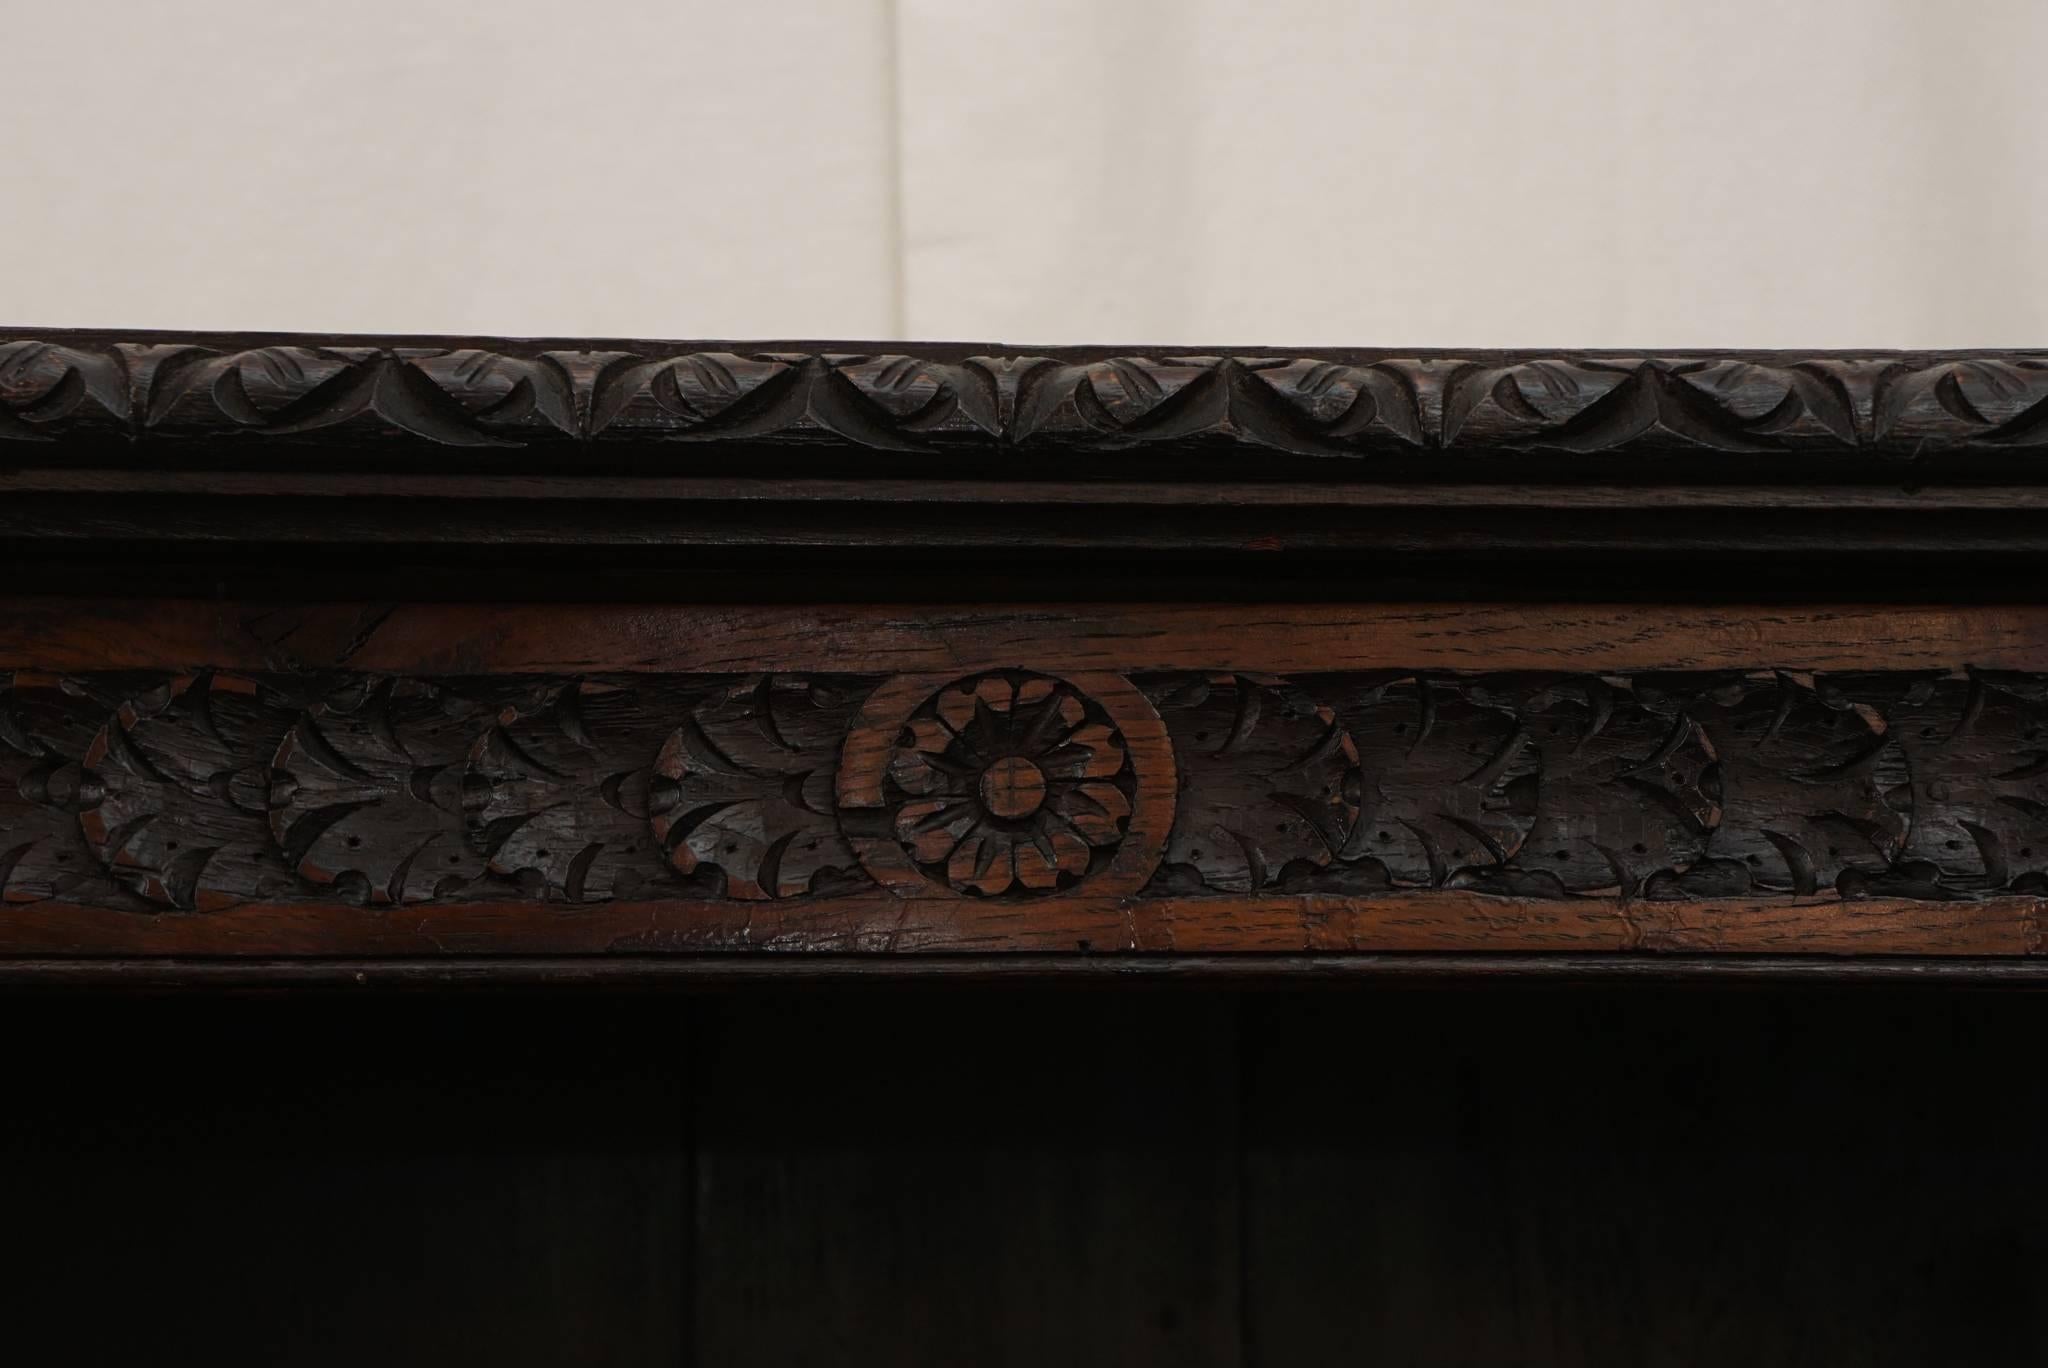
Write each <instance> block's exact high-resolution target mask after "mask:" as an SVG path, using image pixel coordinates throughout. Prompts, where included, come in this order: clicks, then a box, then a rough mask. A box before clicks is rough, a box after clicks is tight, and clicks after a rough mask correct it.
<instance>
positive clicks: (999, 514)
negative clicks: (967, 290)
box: [0, 332, 2048, 964]
mask: <svg viewBox="0 0 2048 1368" xmlns="http://www.w3.org/2000/svg"><path fill="white" fill-rule="evenodd" d="M2044 447H2048V353H2033V352H2010V353H1989V352H1967V353H1965V352H1957V353H1869V354H1848V353H1812V354H1789V353H1707V352H1702V353H1671V354H1637V353H1621V352H1573V353H1538V352H1518V353H1498V352H1487V351H1466V352H1444V351H1434V352H1432V351H1421V352H1416V351H1407V352H1404V351H1400V350H1394V349H1350V350H1344V349H1338V350H1329V351H1319V352H1315V353H1312V354H1311V353H1304V352H1299V351H1296V350H1294V349H1288V348H1278V349H1270V348H1266V349H1257V350H1250V349H1245V348H1203V349H1188V350H1186V351H1184V352H1183V351H1172V352H1169V351H1163V350H1161V349H1156V348H1118V347H1098V348H1066V349H1043V350H1028V349H1017V348H1004V347H995V346H980V345H964V344H963V345H933V346H910V345H893V344H892V345H888V346H883V345H877V344H850V343H818V342H813V343H796V342H776V341H763V342H754V343H737V342H695V343H684V342H655V341H621V340H603V339H580V340H579V339H460V338H401V337H294V336H283V335H277V336H270V335H263V336H258V335H241V334H170V333H106V332H98V333H82V332H81V333H67V332H38V333H34V334H29V333H25V332H24V333H17V334H14V335H10V336H7V337H5V338H0V458H4V465H0V555H4V556H5V558H6V561H7V564H8V565H9V567H10V569H11V571H12V574H11V592H13V593H14V594H16V597H13V598H11V599H9V600H7V601H5V603H4V604H0V609H4V611H0V670H4V671H5V672H6V688H5V692H4V694H0V761H4V764H5V766H6V770H5V774H4V775H0V778H4V779H5V780H6V784H5V786H4V787H0V905H4V906H5V909H6V915H5V916H4V917H0V957H14V958H17V959H24V958H30V957H40V956H48V957H52V958H54V959H60V960H68V959H77V958H80V957H92V956H106V957H108V958H110V959H114V960H133V959H134V958H136V957H140V956H164V957H166V958H168V959H174V960H179V961H190V960H193V959H195V958H205V957H247V958H249V959H250V960H252V961H276V960H278V959H280V958H284V957H299V956H307V957H320V956H333V957H340V958H355V959H362V958H376V957H391V958H393V959H418V958H422V957H434V956H445V957H451V958H459V957H464V956H474V957H479V959H480V960H489V961H491V962H494V963H495V962H503V961H506V960H508V959H510V958H512V957H517V956H528V955H530V956H540V957H563V956H632V957H650V958H652V957H668V956H698V955H710V954H730V953H745V952H759V951H774V952H790V953H802V954H814V955H879V956H906V957H926V958H930V957H936V956H941V955H953V956H982V957H987V956H994V955H1002V954H1033V955H1056V954H1068V955H1083V954H1085V955H1090V956H1101V955H1110V954H1116V955H1132V956H1142V955H1185V956H1195V957H1202V958H1203V959H1204V960H1205V961H1206V960H1207V959H1208V958H1210V957H1217V956H1224V955H1230V954H1247V955H1271V956H1287V957H1293V958H1291V959H1290V960H1289V962H1295V960H1297V959H1300V957H1308V958H1307V959H1306V960H1302V961H1301V962H1312V961H1313V960H1314V958H1315V957H1319V956H1333V955H1335V956H1341V955H1386V954H1416V955H1449V956H1466V955H1474V956H1486V955H1521V954H1535V955H1543V954H1550V955H1556V956H1560V957H1567V956H1573V957H1585V956H1597V955H1600V954H1613V955H1617V956H1640V955H1687V956H1714V955H1762V956H1778V957H1785V962H1787V963H1791V964H1797V963H1811V962H1816V961H1818V960H1819V959H1821V958H1823V957H1830V956H1833V957H1856V956H1904V957H1921V958H1925V959H1939V958H1951V959H1956V960H1960V961H1965V962H1968V963H1973V964H1974V963H1980V962H1983V961H1985V960H1987V959H1992V958H1996V957H2010V958H2013V959H2026V958H2028V957H2032V956H2037V955H2040V954H2042V952H2043V951H2044V949H2048V739H2044V738H2048V604H2044V603H2043V602H2041V601H2040V593H2039V586H2038V584H2037V582H2036V579H2035V577H2034V576H2033V575H2032V574H2031V572H2030V571H2029V570H2028V569H2027V567H2029V566H2030V565H2031V564H2032V559H2033V558H2034V557H2035V556H2036V555H2037V553H2039V552H2041V551H2048V531H2044V529H2048V519H2044V518H2043V517H2042V516H2041V513H2042V511H2043V509H2044V507H2048V480H2044V479H2043V471H2044V469H2048V467H2044V465H2043V462H2042V459H2041V452H2042V449H2043V448H2044ZM1475 585H1490V586H1492V591H1491V592H1487V593H1479V592H1474V586H1475ZM906 591H907V592H906ZM1559 962H1560V963H1562V962H1563V961H1562V959H1561V960H1560V961H1559Z"/></svg>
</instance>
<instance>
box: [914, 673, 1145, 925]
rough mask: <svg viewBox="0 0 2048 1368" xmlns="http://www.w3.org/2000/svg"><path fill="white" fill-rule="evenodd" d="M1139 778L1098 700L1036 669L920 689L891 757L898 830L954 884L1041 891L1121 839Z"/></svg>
mask: <svg viewBox="0 0 2048 1368" xmlns="http://www.w3.org/2000/svg"><path fill="white" fill-rule="evenodd" d="M1135 790H1136V782H1135V780H1134V778H1133V776H1132V774H1131V767H1130V755H1129V752H1128V751H1127V749H1126V748H1125V746H1124V738H1123V733H1121V732H1120V731H1118V730H1117V728H1116V724H1115V723H1113V722H1111V721H1110V720H1109V717H1108V715H1107V714H1106V713H1104V712H1103V711H1102V708H1101V706H1100V705H1099V704H1097V703H1095V702H1094V701H1093V700H1092V699H1089V698H1088V697H1087V696H1086V695H1084V694H1082V693H1081V692H1080V691H1079V690H1077V689H1075V688H1074V687H1073V686H1072V685H1070V684H1063V683H1061V682H1059V681H1058V680H1054V679H1049V678H1047V677H1046V676H1044V675H1037V674H1023V673H1019V672H1009V671H1006V672H1002V673H995V674H986V675H981V676H979V677H977V678H973V679H963V680H961V681H960V682H958V683H956V684H952V685H949V686H947V687H946V688H944V689H941V690H939V691H938V692H937V693H936V694H934V695H932V696H931V697H930V698H928V699H926V700H925V702H924V705H923V706H922V707H920V708H919V709H918V710H917V711H916V712H915V713H913V714H912V715H911V717H910V720H909V722H907V723H906V724H905V726H904V729H903V735H902V736H901V738H899V740H898V742H897V745H896V748H895V750H894V751H893V752H892V753H891V755H890V757H889V771H888V780H887V785H886V791H887V792H888V793H889V794H890V795H891V796H892V797H897V796H899V795H900V805H899V806H897V808H896V809H895V817H894V823H893V829H894V831H895V834H896V839H897V840H898V841H899V842H900V843H901V844H902V846H903V849H904V850H905V851H906V852H908V853H909V855H910V857H911V859H912V860H913V861H914V862H915V863H916V864H917V866H918V868H919V869H922V870H923V871H924V872H925V873H926V874H927V875H929V876H931V877H932V878H934V879H936V880H939V881H941V882H943V883H945V884H946V885H947V886H948V887H950V888H952V889H954V890H955V891H956V892H961V893H979V894H984V895H988V896H994V895H998V894H1004V893H1020V894H1030V893H1049V892H1053V891H1056V890H1058V889H1061V888H1066V887H1071V886H1073V885H1074V884H1076V883H1078V882H1080V881H1081V880H1082V879H1084V878H1086V877H1087V876H1088V874H1089V873H1090V871H1091V870H1093V869H1094V868H1095V867H1096V866H1097V865H1099V864H1103V863H1107V861H1108V859H1109V857H1110V856H1111V854H1112V853H1113V852H1114V851H1115V850H1116V848H1117V847H1118V846H1119V845H1121V844H1122V843H1123V840H1124V837H1125V835H1126V833H1127V831H1128V827H1129V823H1130V817H1131V799H1132V795H1133V793H1134V792H1135Z"/></svg>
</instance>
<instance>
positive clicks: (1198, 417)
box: [0, 329, 2048, 663]
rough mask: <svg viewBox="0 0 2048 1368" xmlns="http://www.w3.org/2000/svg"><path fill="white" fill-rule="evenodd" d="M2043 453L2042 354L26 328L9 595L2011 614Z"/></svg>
mask: <svg viewBox="0 0 2048 1368" xmlns="http://www.w3.org/2000/svg"><path fill="white" fill-rule="evenodd" d="M2044 448H2048V353H2035V352H1952V353H1930V352H1911V353H1909V352H1879V353H1854V354H1851V353H1787V352H1747V353H1713V352H1697V353H1669V354H1645V353H1640V352H1637V353H1627V352H1512V353H1509V352H1491V351H1484V350H1467V351H1458V352H1444V351H1429V350H1426V349H1425V350H1415V349H1406V350H1403V349H1390V348H1381V349H1371V348H1364V349H1360V348H1353V349H1331V350H1324V351H1318V352H1315V353H1313V354H1308V353H1304V352H1303V351H1301V350H1300V349H1293V348H1284V347H1282V348H1245V347H1197V348H1188V349H1186V350H1185V351H1182V350H1166V349H1160V348H1123V347H1079V348H1051V349H1029V348H1018V347H1014V346H1001V345H994V344H986V345H984V344H929V345H926V344H880V343H834V342H816V341H811V342H790V341H755V342H730V341H713V342H675V341H648V340H640V341H635V340H625V339H525V340H520V339H504V338H452V337H410V338H408V337H324V336H301V335H287V334H266V335H258V334H204V333H143V332H61V331H54V332H53V331H47V330H43V331H23V330H21V329H11V330H9V329H0V458H4V459H0V568H5V569H6V571H7V572H8V579H9V584H10V586H12V587H13V588H14V589H15V590H16V591H21V590H33V591H36V592H56V593H65V594H75V593H81V592H89V591H90V592H103V593H111V594H116V595H125V594H127V593H129V592H131V591H132V588H133V585H134V582H135V574H136V573H137V572H138V571H139V570H141V569H143V568H144V567H146V568H147V573H148V575H149V579H150V583H151V584H153V585H155V586H157V588H158V591H159V592H164V593H173V592H178V593H187V594H198V595H201V596H212V595H215V594H217V593H220V592H222V586H223V585H228V586H239V591H246V590H247V588H248V587H250V586H256V587H258V589H259V591H261V592H272V591H274V589H273V586H274V583H275V577H274V573H273V574H264V573H259V572H258V571H257V570H256V569H255V566H256V565H257V564H259V563H260V564H263V565H265V566H266V567H268V568H269V570H270V571H272V572H275V571H276V570H277V569H279V568H281V567H289V569H290V572H291V577H292V579H293V580H294V581H296V582H297V583H299V584H301V585H306V586H318V591H317V592H318V594H319V595H323V596H331V597H333V596H338V597H349V596H366V595H367V596H373V597H384V596H393V595H397V596H414V595H419V594H421V593H422V592H426V593H427V594H428V595H429V596H456V597H465V598H470V599H493V598H507V597H509V598H514V599H520V600H528V601H531V600H538V599H555V600H561V599H564V598H569V599H579V598H580V599H586V600H587V599H593V598H615V599H632V600H637V601H643V602H655V603H663V602H666V603H674V602H682V601H688V602H708V601H747V600H757V599H759V598H761V597H763V596H767V597H772V598H774V599H777V600H779V601H783V602H811V603H815V602H819V601H824V600H840V601H849V602H859V601H868V602H873V601H878V600H880V599H895V600H899V601H930V600H931V599H932V598H933V597H934V596H935V595H936V596H940V597H947V596H956V595H957V596H959V597H961V598H962V599H965V600H968V601H971V600H974V599H988V598H999V597H1004V596H1010V595H1014V596H1018V597H1030V598H1037V599H1041V600H1042V599H1046V598H1053V599H1066V600H1087V599H1098V600H1099V599H1101V598H1104V597H1145V598H1151V597H1170V598H1182V599H1192V600H1198V601H1199V600H1208V601H1220V600H1228V599H1238V598H1242V597H1243V596H1244V595H1246V594H1247V593H1251V594H1254V595H1256V596H1257V597H1259V598H1262V599H1265V600H1269V601H1271V600H1290V599H1293V600H1300V599H1314V600H1321V601H1359V600H1369V599H1377V598H1386V597H1403V596H1409V597H1412V596H1416V595H1420V596H1422V597H1425V598H1426V597H1442V596H1445V595H1447V594H1448V595H1450V596H1458V597H1469V596H1473V595H1479V596H1487V595H1491V596H1496V597H1498V596H1500V595H1502V594H1503V593H1513V594H1515V595H1517V596H1519V595H1522V594H1529V595H1535V596H1539V597H1540V596H1544V595H1548V596H1549V597H1551V598H1553V599H1554V598H1583V597H1585V596H1587V595H1588V594H1589V593H1591V594H1602V593H1605V594H1611V593H1613V592H1614V590H1615V587H1616V586H1620V587H1623V588H1625V589H1626V590H1627V591H1628V592H1630V593H1632V594H1641V595H1646V596H1648V598H1649V599H1651V600H1653V601H1675V600H1680V599H1683V600H1687V601H1693V602H1702V601H1705V602H1715V601H1730V600H1733V599H1738V598H1741V597H1744V596H1758V595H1762V596H1774V595H1783V594H1785V593H1788V592H1789V593H1791V594H1794V595H1797V596H1800V597H1803V598H1804V599H1806V600H1807V601H1813V600H1815V599H1833V598H1837V597H1842V598H1849V599H1862V600H1865V601H1885V600H1890V601H1901V600H1903V599H1906V598H1913V599H1919V600H1922V601H1935V602H1938V601H1941V600H1943V599H1945V598H1953V597H1966V598H1971V599H1987V598H2004V599H2007V600H2012V599H2015V598H2019V599H2024V598H2026V597H2028V594H2029V591H2028V589H2027V584H2028V583H2029V582H2030V575H2031V571H2030V567H2031V565H2032V564H2033V560H2034V558H2036V557H2038V556H2040V555H2042V554H2044V553H2048V519H2044V518H2042V517H2041V516H2040V512H2041V510H2042V508H2043V507H2044V504H2048V479H2044V475H2048V464H2044V461H2043V452H2044ZM1019 557H1025V558H1027V560H1026V561H1025V562H1024V563H1020V562H1019V560H1018V558H1019ZM1821 559H1824V561H1825V564H1827V565H1828V566H1829V567H1831V571H1832V573H1828V574H1823V575H1817V574H1816V568H1815V567H1816V564H1817V561H1819V560H1821ZM1707 564H1710V565H1711V573H1704V574H1703V573H1702V568H1703V565H1707ZM941 567H943V568H941ZM572 572H573V573H572ZM422 586H430V588H428V589H425V590H423V588H422ZM237 591H238V590H237V589H236V588H233V587H231V588H230V589H229V592H237ZM1752 663H1754V662H1752Z"/></svg>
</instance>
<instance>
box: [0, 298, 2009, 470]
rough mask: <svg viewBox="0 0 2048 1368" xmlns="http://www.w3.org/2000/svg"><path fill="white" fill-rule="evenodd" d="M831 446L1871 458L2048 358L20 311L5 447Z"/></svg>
mask: <svg viewBox="0 0 2048 1368" xmlns="http://www.w3.org/2000/svg"><path fill="white" fill-rule="evenodd" d="M107 437H118V438H121V439H124V440H126V441H130V442H135V443H139V444H141V445H142V446H145V447H146V446H147V445H149V444H152V443H159V442H163V443H175V442H180V441H193V440H204V441H214V442H218V441H224V440H225V441H233V442H234V443H236V444H237V445H238V446H241V447H245V448H246V447H248V446H250V445H251V444H261V443H282V444H284V445H286V446H299V445H303V444H304V443H306V442H307V441H313V442H328V443H333V442H336V441H347V442H350V443H353V444H357V445H359V446H364V447H368V448H373V449H377V450H380V451H384V452H387V453H389V452H396V451H402V450H407V449H433V448H471V449H475V450H477V451H480V452H488V451H493V450H496V451H503V452H511V451H516V450H518V449H520V448H525V447H545V446H550V445H557V446H558V445H561V444H563V443H575V444H595V445H598V446H610V445H632V444H641V445H646V444H650V443H651V444H657V445H663V444H673V445H677V446H678V447H679V448H680V447H681V446H682V445H684V444H709V445H711V446H713V447H716V446H719V445H736V444H753V445H760V444H767V445H776V444H795V445H804V444H816V443H821V442H822V443H828V444H834V445H839V446H851V447H854V448H860V449H865V450H867V451H875V452H888V453H898V454H905V455H918V454H935V453H941V452H946V451H960V450H968V449H981V450H986V451H989V452H991V453H995V452H998V451H1008V450H1010V449H1012V448H1014V449H1016V450H1017V451H1018V452H1020V453H1025V452H1031V451H1034V450H1038V451H1058V450H1061V449H1066V450H1072V451H1087V452H1102V453H1119V452H1121V453H1126V454H1125V455H1124V456H1122V457H1120V458H1119V461H1118V464H1119V465H1120V466H1121V467H1123V468H1126V469H1130V468H1134V467H1136V466H1137V464H1138V462H1139V460H1140V458H1141V457H1142V453H1143V451H1144V449H1145V448H1148V447H1169V446H1176V445H1184V444H1189V443H1194V444H1198V445H1199V444H1207V445H1210V446H1214V447H1219V448H1223V449H1229V448H1242V449H1245V450H1247V451H1256V452H1266V453H1284V454H1286V455H1291V456H1301V457H1313V458H1331V457H1336V458H1354V459H1355V458H1365V457H1373V456H1385V455H1402V454H1414V453H1422V452H1434V453H1441V454H1444V455H1456V454H1458V453H1462V452H1470V453H1487V452H1557V453H1565V454H1571V453H1579V454H1587V453H1597V452H1627V451H1638V450H1640V451H1645V452H1647V451H1655V450H1659V449H1669V448H1676V449H1680V450H1687V449H1690V450H1695V451H1705V452H1709V453H1720V454H1723V455H1754V456H1764V455H1771V454H1777V455H1781V456H1783V455H1797V454H1809V455H1810V454H1816V453H1820V454H1839V453H1842V452H1845V451H1846V452H1854V453H1866V454H1869V455H1874V456H1884V457H1892V458H1897V459H1898V460H1901V461H1908V460H1910V461H1913V462H1920V461H1922V460H1925V459H1926V458H1929V457H1939V456H1943V455H1958V454H1978V455H1994V456H1996V455H2003V454H2009V453H2013V452H2023V451H2027V450H2030V449H2036V448H2039V447H2040V446H2042V445H2044V444H2048V353H2037V352H1999V353H1974V352H1957V353H1883V352H1872V353H1788V352H1770V353H1718V352H1698V353H1674V354H1645V353H1627V352H1486V351H1469V352H1431V351H1405V352H1404V351H1398V350H1374V351H1358V350H1337V351H1327V352H1321V353H1316V354H1306V355H1305V354H1300V353H1295V352H1290V351H1287V350H1280V351H1274V350H1271V349H1257V350H1248V349H1244V348H1209V349H1180V350H1178V351H1174V352H1163V351H1160V350H1157V349H1133V350H1124V349H1116V348H1086V349H1046V350H1043V351H1020V350H1017V349H1014V348H1001V347H988V346H957V345H956V346H918V347H915V348H913V349H912V350H909V351H904V350H902V344H884V343H816V342H812V343H779V342H757V343H732V342H654V341H598V340H592V339H558V340H516V339H506V338H459V339H458V338H410V337H355V336H348V337H318V336H299V335H256V334H204V333H140V332H137V333H129V334H122V333H107V332H67V331H39V332H33V333H27V332H20V331H16V332H15V333H14V334H13V335H11V336H0V442H10V443H39V442H47V441H70V440H83V439H94V438H107Z"/></svg>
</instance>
